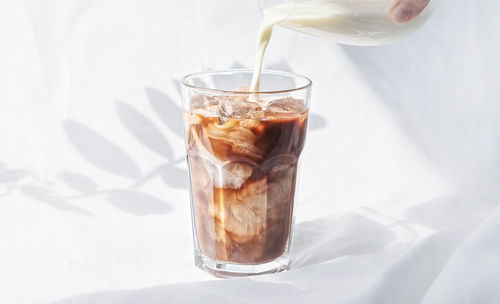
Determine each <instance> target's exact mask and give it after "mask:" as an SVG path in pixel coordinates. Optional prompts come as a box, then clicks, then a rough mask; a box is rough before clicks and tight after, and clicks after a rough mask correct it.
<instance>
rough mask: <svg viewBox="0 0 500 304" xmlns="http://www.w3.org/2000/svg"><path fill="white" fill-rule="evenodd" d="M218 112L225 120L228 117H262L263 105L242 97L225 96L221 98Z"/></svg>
mask: <svg viewBox="0 0 500 304" xmlns="http://www.w3.org/2000/svg"><path fill="white" fill-rule="evenodd" d="M217 113H218V114H219V116H220V117H221V118H223V120H225V119H227V118H252V119H259V118H262V116H263V115H264V112H263V111H262V107H261V106H260V105H259V104H258V103H256V102H251V101H247V100H243V99H240V98H233V97H225V98H223V99H221V100H220V102H219V107H218V109H217Z"/></svg>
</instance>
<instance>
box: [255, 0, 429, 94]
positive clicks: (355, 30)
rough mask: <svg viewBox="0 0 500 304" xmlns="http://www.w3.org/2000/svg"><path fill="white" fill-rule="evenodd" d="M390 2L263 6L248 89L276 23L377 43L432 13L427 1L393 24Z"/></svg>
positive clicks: (335, 0) (332, 0)
mask: <svg viewBox="0 0 500 304" xmlns="http://www.w3.org/2000/svg"><path fill="white" fill-rule="evenodd" d="M392 3H393V1H392V0H315V1H306V2H301V3H285V4H278V5H274V6H271V7H269V8H267V9H265V10H264V11H263V13H264V20H263V22H262V24H261V27H260V29H259V32H258V34H257V54H256V58H255V64H254V74H253V78H252V85H251V87H250V89H251V91H252V92H257V91H258V90H259V86H260V72H261V69H262V60H263V58H264V53H265V52H266V47H267V44H268V43H269V39H270V38H271V34H272V31H273V27H274V26H275V25H277V24H279V25H281V26H284V27H287V28H290V29H293V30H296V31H299V32H303V33H307V34H310V35H315V36H319V37H322V38H327V39H330V40H334V41H336V42H339V43H343V44H351V45H380V44H386V43H391V42H394V41H396V40H398V39H401V38H402V37H403V36H405V35H407V34H409V33H411V32H413V31H414V30H416V29H418V28H419V27H420V26H422V25H423V24H424V23H425V22H426V21H427V19H428V18H429V16H430V15H431V9H430V4H429V5H428V7H427V8H426V9H424V11H423V12H422V13H421V14H420V15H419V16H418V17H417V18H415V19H414V20H412V21H411V22H409V23H406V24H395V23H393V22H392V21H391V19H390V17H389V10H390V8H391V5H392Z"/></svg>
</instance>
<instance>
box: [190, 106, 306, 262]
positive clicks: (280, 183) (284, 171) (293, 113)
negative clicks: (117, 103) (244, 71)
mask: <svg viewBox="0 0 500 304" xmlns="http://www.w3.org/2000/svg"><path fill="white" fill-rule="evenodd" d="M291 102H292V103H296V106H295V104H293V105H294V107H288V105H290V103H291ZM286 104H287V105H286V107H285V109H284V110H286V111H280V110H283V108H279V107H278V108H276V109H274V110H273V108H272V107H270V110H269V111H262V112H258V113H257V112H255V113H253V112H252V113H251V115H234V116H236V117H214V116H210V115H206V114H203V113H202V114H200V113H201V112H199V111H198V112H197V111H191V112H186V119H185V121H186V132H187V137H186V138H187V147H188V163H189V166H190V172H191V186H192V203H193V211H194V218H195V233H196V236H197V240H198V246H199V248H200V250H201V251H202V253H203V254H204V255H206V256H208V257H209V258H212V259H214V260H218V261H227V262H233V263H248V264H256V263H263V262H268V261H271V260H273V259H276V258H278V257H280V256H281V255H282V254H283V253H284V252H285V250H286V248H287V245H288V243H289V242H288V241H289V236H290V229H291V224H292V213H293V200H294V193H295V181H296V176H297V162H298V158H299V155H300V153H301V151H302V148H303V147H304V140H305V136H306V126H307V117H308V112H307V110H305V109H304V107H303V103H302V101H301V100H293V99H290V98H288V99H287V100H286ZM278 106H281V104H278ZM245 113H246V114H248V111H247V112H245ZM241 116H243V117H241Z"/></svg>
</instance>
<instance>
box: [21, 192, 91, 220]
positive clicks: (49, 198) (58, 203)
mask: <svg viewBox="0 0 500 304" xmlns="http://www.w3.org/2000/svg"><path fill="white" fill-rule="evenodd" d="M19 191H20V192H21V193H22V194H23V195H24V196H26V197H28V198H31V199H34V200H37V201H39V202H42V203H46V204H49V205H50V206H52V207H54V208H56V209H59V210H62V211H66V212H73V213H77V214H80V215H85V216H93V214H92V213H91V212H90V211H88V210H86V209H83V208H81V207H78V206H75V205H73V204H70V203H68V202H66V201H65V200H63V199H62V198H60V197H58V196H56V195H54V194H52V193H50V191H48V190H46V189H43V188H40V187H36V186H30V185H22V186H20V187H19Z"/></svg>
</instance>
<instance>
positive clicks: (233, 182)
mask: <svg viewBox="0 0 500 304" xmlns="http://www.w3.org/2000/svg"><path fill="white" fill-rule="evenodd" d="M252 172H253V169H252V165H251V164H248V163H243V162H227V163H225V164H224V165H223V166H222V167H221V168H219V170H218V172H217V176H216V178H215V180H214V183H215V186H216V187H217V188H229V189H240V188H241V186H243V183H244V182H245V181H246V180H247V179H248V178H249V177H250V176H251V175H252Z"/></svg>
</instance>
